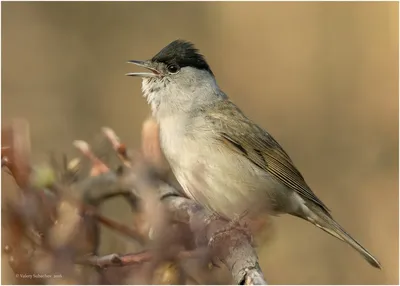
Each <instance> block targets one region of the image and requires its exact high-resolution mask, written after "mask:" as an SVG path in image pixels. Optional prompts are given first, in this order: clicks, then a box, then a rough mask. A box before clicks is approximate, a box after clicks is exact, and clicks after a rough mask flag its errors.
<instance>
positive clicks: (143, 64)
mask: <svg viewBox="0 0 400 286" xmlns="http://www.w3.org/2000/svg"><path fill="white" fill-rule="evenodd" d="M128 64H135V65H137V66H139V67H144V68H146V69H148V70H150V71H151V72H130V73H127V74H125V75H127V76H139V77H156V76H159V75H160V72H159V71H158V70H156V69H155V68H153V67H151V66H150V64H149V62H148V61H135V60H131V61H128Z"/></svg>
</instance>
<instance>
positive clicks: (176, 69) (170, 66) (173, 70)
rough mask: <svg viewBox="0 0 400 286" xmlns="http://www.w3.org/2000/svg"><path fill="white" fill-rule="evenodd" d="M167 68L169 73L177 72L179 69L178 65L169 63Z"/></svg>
mask: <svg viewBox="0 0 400 286" xmlns="http://www.w3.org/2000/svg"><path fill="white" fill-rule="evenodd" d="M167 69H168V72H170V73H177V72H178V71H179V67H178V66H177V65H169V66H168V67H167Z"/></svg>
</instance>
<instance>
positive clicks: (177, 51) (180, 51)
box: [127, 40, 213, 77]
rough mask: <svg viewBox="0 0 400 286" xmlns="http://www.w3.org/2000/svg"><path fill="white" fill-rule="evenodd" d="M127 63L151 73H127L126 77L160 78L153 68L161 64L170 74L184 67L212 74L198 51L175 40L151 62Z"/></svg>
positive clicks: (188, 43) (185, 42)
mask: <svg viewBox="0 0 400 286" xmlns="http://www.w3.org/2000/svg"><path fill="white" fill-rule="evenodd" d="M128 63H133V64H136V65H138V66H142V67H145V68H147V69H149V70H150V71H152V73H128V74H127V75H128V76H150V77H155V76H160V75H161V73H160V71H158V70H157V69H155V68H154V65H155V64H157V63H162V64H164V65H165V66H167V68H168V70H170V71H171V73H175V72H174V71H175V70H177V69H178V70H179V69H181V68H184V67H193V68H196V69H199V70H205V71H208V72H209V73H211V74H213V73H212V71H211V69H210V67H209V65H208V64H207V62H206V60H205V58H204V56H203V55H202V54H200V53H199V50H198V49H196V48H195V46H194V45H193V44H192V43H191V42H188V41H184V40H175V41H173V42H172V43H170V44H168V45H167V46H166V47H165V48H163V49H162V50H161V51H160V52H158V53H157V54H156V55H155V56H154V57H153V58H152V59H151V60H148V61H136V60H131V61H128Z"/></svg>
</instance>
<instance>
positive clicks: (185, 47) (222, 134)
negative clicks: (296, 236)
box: [126, 39, 381, 269]
mask: <svg viewBox="0 0 400 286" xmlns="http://www.w3.org/2000/svg"><path fill="white" fill-rule="evenodd" d="M128 63H131V64H134V65H137V66H139V67H141V68H145V69H146V70H147V72H130V73H127V74H126V75H127V76H133V77H139V78H141V79H142V93H143V96H144V97H145V98H146V100H147V102H148V104H149V105H150V107H151V112H152V115H153V117H154V118H155V119H156V121H157V123H158V124H159V132H160V145H161V149H162V151H163V153H164V155H165V158H166V159H167V161H168V163H169V164H170V166H171V169H172V172H173V173H174V175H175V177H176V179H177V181H178V182H179V184H180V185H181V187H182V189H183V192H184V194H185V195H186V196H187V197H189V198H190V199H193V200H195V201H196V202H197V203H198V204H200V205H201V206H203V207H204V208H206V209H208V210H210V211H211V212H213V213H215V214H217V215H218V216H221V217H223V218H226V219H229V220H234V219H235V218H237V217H240V216H241V215H243V214H246V213H247V214H248V215H249V216H251V215H253V216H256V215H258V214H261V213H266V212H268V213H270V214H272V215H280V214H290V215H293V216H296V217H299V218H301V219H304V220H306V221H308V222H310V223H312V224H313V225H315V226H317V227H318V228H320V229H322V230H324V231H325V232H327V233H329V234H330V235H332V236H334V237H336V238H338V239H339V240H342V241H344V242H346V243H347V244H349V245H350V246H351V247H353V248H354V249H355V250H356V251H358V252H359V253H360V254H361V255H362V256H363V257H364V258H365V259H366V261H367V262H369V264H371V265H372V266H373V267H376V268H379V269H380V268H381V264H380V262H379V261H378V260H377V259H376V258H375V257H374V256H373V255H372V254H371V253H370V252H369V251H368V250H367V249H365V248H364V247H363V246H362V245H361V244H360V243H359V242H357V241H356V240H355V239H354V238H352V237H351V235H350V234H349V233H347V232H346V231H345V230H344V229H343V228H342V227H341V226H340V225H339V223H337V222H336V221H335V219H334V218H333V217H332V215H331V211H330V210H329V209H328V207H327V206H326V205H325V204H324V203H323V202H322V201H321V200H320V199H319V198H318V197H317V196H316V195H315V194H314V192H313V191H312V190H311V188H310V187H309V186H308V184H307V183H306V181H305V179H304V177H303V176H302V174H301V173H300V172H299V171H298V169H297V168H296V167H295V165H294V163H293V161H292V159H291V158H290V157H289V155H288V154H287V153H286V152H285V151H284V149H283V148H282V147H281V145H280V144H279V143H278V142H277V141H276V140H275V139H274V138H273V137H272V135H271V134H270V133H268V132H267V131H266V130H264V129H263V128H261V127H260V126H259V125H257V124H256V123H254V122H253V121H252V120H250V119H249V118H248V117H247V116H246V115H245V114H244V113H243V112H242V111H241V110H240V109H239V107H238V106H237V105H235V104H234V103H233V101H232V100H230V98H229V97H228V95H227V94H226V93H224V92H223V91H222V90H221V88H220V87H219V85H218V83H217V81H216V78H215V76H214V73H213V71H212V70H211V68H210V66H209V64H208V63H207V61H206V59H205V57H204V56H203V55H202V54H201V53H200V51H199V50H198V49H197V48H196V47H195V45H194V44H193V43H192V42H189V41H186V40H182V39H178V40H174V41H172V42H171V43H169V44H168V45H167V46H165V47H164V48H163V49H161V50H160V51H159V52H158V53H157V54H156V55H155V56H153V57H152V58H151V59H149V60H130V61H128Z"/></svg>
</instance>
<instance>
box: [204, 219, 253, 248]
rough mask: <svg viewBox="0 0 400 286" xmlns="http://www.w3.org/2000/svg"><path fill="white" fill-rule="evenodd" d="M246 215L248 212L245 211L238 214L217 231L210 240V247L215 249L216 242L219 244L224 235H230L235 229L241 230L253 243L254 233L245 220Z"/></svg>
mask: <svg viewBox="0 0 400 286" xmlns="http://www.w3.org/2000/svg"><path fill="white" fill-rule="evenodd" d="M246 215H247V212H244V213H242V214H241V215H237V216H236V217H235V218H233V219H232V220H231V221H230V222H228V224H227V225H225V226H224V227H223V228H221V229H219V230H217V231H215V232H214V233H213V234H212V236H211V238H210V240H209V242H208V247H209V249H213V248H214V247H215V246H216V244H218V243H217V242H218V241H219V240H220V239H223V238H224V236H226V235H229V234H230V232H232V231H234V230H235V231H240V232H241V233H242V234H244V235H245V236H246V238H247V239H248V240H249V242H250V244H253V235H252V234H251V230H250V228H249V227H248V225H247V223H246V222H245V221H243V220H244V217H245V216H246Z"/></svg>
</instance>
